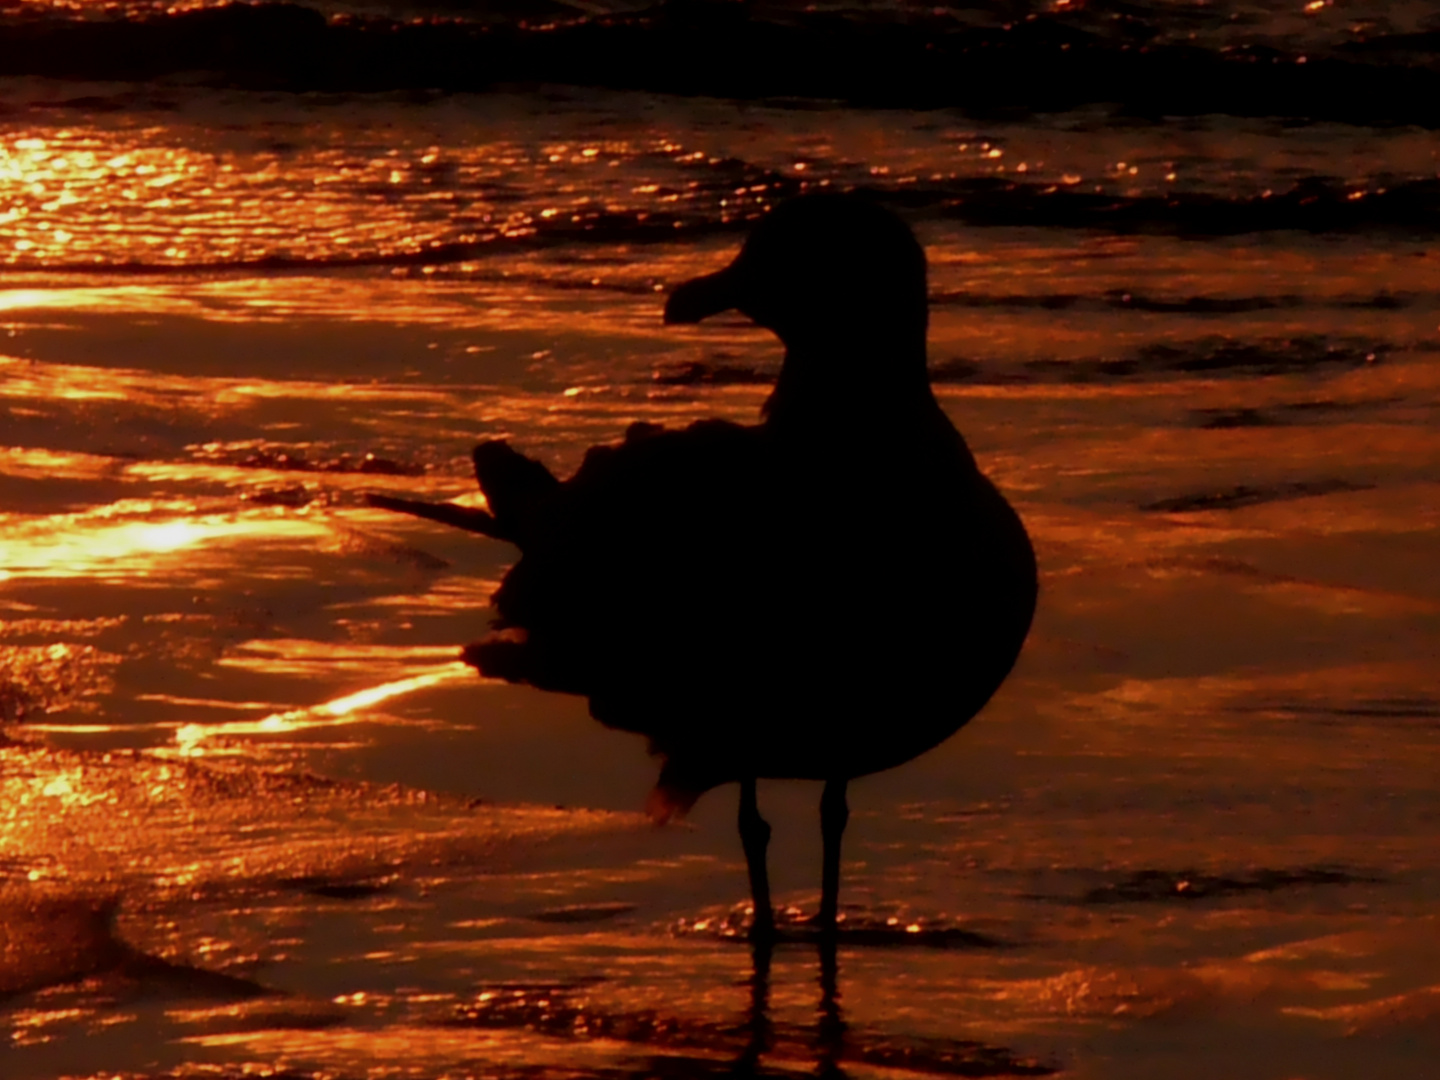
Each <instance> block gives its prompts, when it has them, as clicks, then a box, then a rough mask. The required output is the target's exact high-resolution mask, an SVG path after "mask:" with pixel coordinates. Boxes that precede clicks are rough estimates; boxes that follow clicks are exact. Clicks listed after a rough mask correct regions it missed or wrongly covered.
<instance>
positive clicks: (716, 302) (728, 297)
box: [665, 265, 741, 324]
mask: <svg viewBox="0 0 1440 1080" xmlns="http://www.w3.org/2000/svg"><path fill="white" fill-rule="evenodd" d="M739 277H740V275H739V274H738V273H737V272H736V270H735V267H734V266H733V265H732V266H727V267H726V268H725V269H724V270H721V271H719V272H718V273H714V274H706V275H705V276H704V277H698V278H694V279H693V280H691V281H687V282H684V283H683V284H680V285H677V286H675V291H674V292H672V293H671V294H670V299H669V300H667V301H665V322H666V323H667V324H670V323H698V322H699V321H700V320H701V319H705V318H708V317H709V316H711V315H718V314H720V312H722V311H729V310H730V309H731V308H736V307H739V306H740V303H741V290H740V281H739Z"/></svg>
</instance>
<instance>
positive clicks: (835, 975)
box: [815, 936, 845, 1078]
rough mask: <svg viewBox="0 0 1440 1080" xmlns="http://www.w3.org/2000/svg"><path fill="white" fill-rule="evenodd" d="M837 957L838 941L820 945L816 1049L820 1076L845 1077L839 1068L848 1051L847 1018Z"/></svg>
mask: <svg viewBox="0 0 1440 1080" xmlns="http://www.w3.org/2000/svg"><path fill="white" fill-rule="evenodd" d="M838 968H839V963H838V961H837V960H836V956H835V939H834V938H833V937H829V936H827V937H825V938H823V939H821V941H820V1015H819V1024H818V1025H817V1027H816V1032H815V1034H816V1039H815V1048H816V1050H817V1052H818V1054H819V1066H820V1067H819V1070H818V1071H819V1074H820V1075H821V1076H823V1077H837V1078H838V1077H843V1076H844V1075H845V1074H844V1073H843V1072H841V1071H840V1066H839V1064H838V1062H839V1059H840V1055H841V1052H842V1051H843V1050H844V1047H845V1017H844V1015H843V1014H842V1013H841V1011H840V973H839V970H838Z"/></svg>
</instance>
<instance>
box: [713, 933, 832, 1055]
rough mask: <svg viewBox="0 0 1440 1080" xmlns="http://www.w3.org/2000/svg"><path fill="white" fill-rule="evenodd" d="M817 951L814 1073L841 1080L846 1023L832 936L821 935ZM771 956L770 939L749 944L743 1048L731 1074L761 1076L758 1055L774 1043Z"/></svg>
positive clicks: (771, 945)
mask: <svg viewBox="0 0 1440 1080" xmlns="http://www.w3.org/2000/svg"><path fill="white" fill-rule="evenodd" d="M818 948H819V954H820V1005H819V1008H818V1010H817V1013H816V1025H815V1057H816V1069H815V1072H816V1075H817V1076H820V1077H826V1078H832V1080H843V1078H844V1077H845V1073H844V1072H843V1071H842V1070H841V1068H840V1060H841V1058H842V1056H843V1054H844V1048H845V1032H846V1024H845V1017H844V1013H843V1012H842V1011H841V1008H840V971H839V960H838V956H837V949H836V946H835V938H834V937H833V936H831V935H825V936H824V937H822V938H821V939H820V941H819V942H818ZM774 955H775V945H774V943H773V942H772V941H768V940H757V941H755V942H753V943H752V944H751V948H750V959H751V970H750V1005H749V1008H748V1009H747V1011H746V1014H745V1022H744V1024H743V1025H742V1031H743V1033H744V1035H745V1038H746V1041H745V1049H744V1050H743V1051H742V1052H741V1054H740V1056H739V1057H738V1058H736V1059H735V1064H734V1067H733V1069H732V1070H731V1075H733V1076H736V1077H749V1076H763V1075H765V1074H764V1072H763V1070H762V1069H761V1068H760V1062H761V1058H762V1057H763V1056H764V1054H765V1053H766V1052H767V1051H769V1050H770V1048H771V1046H772V1045H773V1043H774V1035H775V1031H774V1027H773V1026H772V1025H771V1023H770V971H771V963H772V960H773V959H774Z"/></svg>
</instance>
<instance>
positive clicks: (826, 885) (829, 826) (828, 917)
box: [815, 780, 850, 934]
mask: <svg viewBox="0 0 1440 1080" xmlns="http://www.w3.org/2000/svg"><path fill="white" fill-rule="evenodd" d="M847 783H848V781H846V780H827V781H826V782H825V793H824V794H823V795H821V796H820V840H821V843H822V844H823V845H824V852H825V855H824V859H825V861H824V864H823V867H822V869H821V872H820V914H819V915H817V916H816V918H815V922H816V924H817V925H818V926H819V928H820V931H821V933H827V934H830V933H834V932H835V916H836V915H837V914H838V913H839V910H840V838H841V837H842V836H844V835H845V823H846V822H848V821H849V820H850V807H849V806H848V805H847V804H846V802H845V786H846V784H847Z"/></svg>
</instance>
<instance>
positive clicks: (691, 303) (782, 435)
mask: <svg viewBox="0 0 1440 1080" xmlns="http://www.w3.org/2000/svg"><path fill="white" fill-rule="evenodd" d="M852 226H853V228H850V227H852ZM847 228H850V232H847ZM852 234H854V235H852ZM912 249H913V250H912ZM917 258H918V289H919V295H918V302H917V298H916V296H915V295H914V292H915V289H916V288H917V281H916V267H915V265H914V264H913V263H914V260H915V259H917ZM787 260H788V261H787ZM907 260H909V261H907ZM776 263H779V264H780V265H779V266H776V265H774V264H776ZM847 272H848V276H845V275H846V273H847ZM807 275H808V277H807ZM857 279H858V280H857ZM777 294H778V295H777ZM730 306H737V307H739V308H740V309H741V310H742V311H744V312H746V313H747V314H750V315H751V316H752V317H753V318H755V319H756V321H758V322H760V323H761V324H762V325H766V326H769V327H770V328H771V329H774V330H775V331H776V332H777V333H778V334H779V335H780V336H781V337H782V339H783V340H785V343H786V345H787V353H786V360H785V366H784V369H783V370H782V374H781V377H780V380H779V382H778V384H777V387H776V390H775V393H774V395H772V397H771V399H770V401H769V402H768V403H767V406H766V412H765V417H764V419H763V421H762V422H761V423H760V424H758V425H755V426H742V425H736V424H731V423H727V422H723V421H702V422H700V423H696V424H692V425H691V426H690V427H688V428H685V429H683V430H679V431H666V430H663V429H659V428H656V427H654V426H650V425H636V426H634V427H632V428H631V430H630V431H629V432H628V433H627V435H626V437H625V439H624V441H623V442H621V443H620V444H618V445H614V446H604V447H597V448H594V449H592V450H591V451H590V452H589V453H588V454H587V455H586V457H585V460H584V462H583V464H582V465H581V467H580V469H579V470H578V471H577V472H576V473H575V475H574V476H572V477H570V478H569V479H568V480H566V481H564V482H559V481H557V480H556V479H555V478H554V477H552V476H550V474H549V473H548V472H545V471H544V470H543V469H542V468H541V467H540V466H538V465H537V464H536V463H534V462H533V461H530V460H529V459H527V458H524V457H523V456H522V455H520V454H518V453H516V452H515V451H513V450H511V449H510V448H509V447H508V446H506V445H505V444H503V443H486V444H482V445H481V446H480V447H478V448H477V449H476V454H475V460H476V474H477V477H478V479H479V481H480V484H481V487H482V489H483V490H484V491H485V493H486V495H487V498H488V500H489V503H490V510H491V515H493V516H492V517H489V518H486V522H488V524H486V523H485V522H482V523H480V524H479V525H476V524H474V523H472V524H471V525H469V526H467V527H472V528H477V529H478V531H484V532H488V533H490V534H491V535H496V536H501V537H504V538H506V539H510V540H513V541H514V542H515V543H516V544H517V545H518V546H519V548H520V551H521V558H520V560H519V562H517V563H516V565H515V566H514V567H513V568H512V569H511V571H510V572H509V574H508V575H507V576H506V578H505V580H504V582H503V583H502V584H501V586H500V589H499V591H498V592H497V593H496V595H495V598H494V604H495V608H496V611H497V614H498V619H497V624H496V630H495V632H494V633H493V634H492V635H491V636H490V637H489V638H487V639H485V640H484V641H481V642H479V643H477V644H476V645H472V646H470V647H469V649H467V650H466V658H467V659H468V660H469V661H470V662H471V663H473V664H474V665H475V666H476V667H478V668H479V669H480V670H481V671H482V672H485V673H487V674H491V675H496V676H500V677H503V678H507V679H511V680H513V681H519V682H526V683H529V684H531V685H533V686H536V687H538V688H541V689H546V690H555V691H561V692H565V693H574V694H582V695H584V696H586V697H587V698H588V699H589V702H590V711H591V714H592V715H593V716H594V717H595V718H596V719H597V720H599V721H600V722H602V723H604V724H606V725H608V726H610V727H613V728H618V729H622V730H625V731H633V732H637V733H640V734H643V735H645V736H646V737H647V738H648V739H649V740H650V744H651V747H652V749H653V751H654V752H655V753H657V754H658V755H660V756H661V757H662V758H663V759H664V767H663V769H662V772H661V777H660V782H659V784H658V785H657V787H656V790H655V793H654V795H653V796H652V799H651V803H650V809H651V811H652V813H653V814H655V815H656V816H657V817H662V818H663V817H666V816H669V814H670V813H672V812H676V811H682V812H683V810H684V809H686V808H688V806H689V805H690V804H691V803H692V802H693V801H694V800H695V798H697V797H698V796H699V795H700V794H701V793H703V792H704V791H706V790H708V789H709V788H711V787H714V786H716V785H718V784H722V783H725V782H727V781H732V780H738V781H741V782H742V785H748V786H746V787H744V788H743V790H744V791H746V792H748V801H749V805H750V811H751V822H752V823H751V827H750V832H751V834H752V835H753V836H757V837H758V831H757V830H758V829H759V828H762V827H763V828H764V835H765V836H766V837H768V827H764V823H763V821H760V819H759V817H758V812H756V811H754V806H753V795H754V781H755V780H756V779H758V778H767V777H775V778H807V779H817V780H825V781H828V782H830V783H831V784H834V785H838V788H837V790H838V792H839V796H838V798H839V802H838V807H839V810H837V811H835V814H839V813H840V811H843V808H844V786H843V785H844V782H845V781H847V780H849V779H851V778H853V777H856V776H861V775H864V774H867V773H872V772H877V771H879V770H882V769H887V768H890V767H892V766H895V765H899V764H901V763H903V762H905V761H908V760H910V759H911V758H913V757H915V756H916V755H918V754H920V753H923V752H924V751H926V750H928V749H930V748H931V747H933V746H935V745H937V744H938V743H939V742H941V741H942V740H944V739H945V738H947V737H948V736H949V735H951V734H952V733H954V732H955V731H956V730H957V729H959V728H960V727H961V726H962V725H963V724H965V723H966V722H967V721H968V720H969V719H970V718H971V717H973V716H974V715H975V713H976V712H977V711H979V709H980V708H981V707H982V706H983V705H984V704H985V702H986V701H988V700H989V698H990V696H991V695H992V694H993V693H994V692H995V690H996V689H997V688H998V687H999V685H1000V683H1001V682H1002V681H1003V680H1004V678H1005V676H1006V675H1007V674H1008V673H1009V671H1010V669H1011V667H1012V666H1013V664H1014V662H1015V659H1016V657H1017V655H1018V653H1019V650H1020V647H1021V644H1022V643H1023V641H1024V638H1025V635H1026V633H1027V631H1028V629H1029V625H1030V619H1031V616H1032V613H1033V611H1034V606H1035V596H1036V570H1035V561H1034V555H1033V553H1032V550H1031V547H1030V543H1029V540H1028V538H1027V537H1026V534H1025V530H1024V527H1023V525H1022V524H1021V522H1020V519H1019V518H1018V516H1016V514H1015V512H1014V511H1013V510H1012V509H1011V508H1010V506H1009V505H1008V504H1007V503H1006V502H1005V500H1004V498H1003V497H1002V496H1001V495H1000V494H999V492H998V491H997V490H996V489H995V487H994V486H993V485H992V484H991V483H990V482H989V480H987V479H986V478H985V477H984V476H983V475H982V474H981V473H980V471H979V469H978V468H977V467H976V464H975V461H974V458H973V457H972V456H971V454H970V451H969V450H968V448H967V447H966V445H965V442H964V440H963V439H962V438H961V436H960V434H959V432H958V431H956V429H955V428H954V426H953V425H952V424H951V423H950V421H949V419H948V418H947V417H946V415H945V414H944V412H943V411H942V410H941V408H940V406H939V404H938V403H937V402H936V400H935V398H934V395H933V394H932V392H931V390H930V386H929V383H928V378H927V375H926V371H925V340H924V339H925V295H924V257H923V253H921V252H920V250H919V245H918V244H916V243H915V241H914V239H913V237H912V236H911V235H910V233H909V230H908V228H906V226H904V225H903V224H902V223H900V222H899V221H898V219H896V218H894V217H893V216H892V215H889V214H888V213H887V212H886V211H883V210H880V209H879V208H878V207H875V206H874V205H873V204H870V203H869V202H868V201H865V200H861V199H858V198H856V197H852V196H818V197H814V196H812V197H808V198H802V199H798V200H794V201H793V202H792V203H790V204H787V205H786V206H782V207H781V208H780V209H779V210H777V211H776V212H775V213H774V214H772V215H771V217H770V218H769V219H767V221H766V222H764V223H762V224H761V226H760V227H759V228H758V229H757V230H756V233H755V234H754V235H753V236H752V238H751V240H750V241H748V242H747V244H746V247H745V249H744V251H743V252H742V254H741V256H740V258H739V259H737V260H736V262H735V263H734V264H733V265H732V266H731V267H730V268H729V269H728V270H726V271H722V272H721V273H719V274H715V275H711V276H710V277H709V278H703V279H699V280H697V281H696V282H691V283H689V284H687V285H684V286H681V287H680V289H679V290H677V291H676V293H675V294H674V295H673V296H672V298H671V301H670V305H669V307H668V308H667V319H668V320H670V321H696V320H697V319H699V318H703V317H704V316H705V315H707V314H710V313H712V312H713V311H715V310H721V309H723V308H725V307H730ZM389 504H390V505H394V506H395V507H396V508H397V509H406V507H405V506H401V505H399V501H397V500H390V501H389ZM472 513H473V512H472ZM430 516H435V515H433V514H431V515H430ZM481 517H485V515H481ZM462 524H463V523H462ZM829 791H830V789H828V788H827V799H830V800H831V801H832V802H833V801H834V800H833V798H832V797H831V796H830V794H829ZM835 814H832V817H835ZM835 820H836V821H838V822H839V828H843V815H840V816H839V817H836V818H835ZM757 822H758V825H756V824H755V823H757ZM741 827H742V835H745V834H746V810H745V806H744V805H743V803H742V821H741ZM756 843H758V845H759V846H758V849H756V848H755V845H756ZM838 844H839V832H838V831H835V832H834V859H835V862H836V868H835V870H834V874H831V872H830V865H829V864H830V833H829V832H828V831H827V889H828V890H829V891H830V892H831V893H832V894H833V889H831V888H830V884H831V883H832V882H831V879H832V878H833V877H835V875H838ZM746 850H747V855H749V856H750V857H751V858H750V861H751V876H752V884H753V883H754V882H755V877H756V873H757V866H756V861H755V854H754V851H755V850H758V851H759V853H760V854H759V859H760V864H759V867H758V873H759V875H760V878H761V880H760V883H759V885H757V889H756V894H757V910H758V908H759V906H760V903H759V901H760V898H761V893H762V892H764V893H765V905H764V906H765V908H766V910H767V912H768V890H766V889H765V887H764V865H763V850H764V844H763V840H754V841H753V842H752V839H751V838H750V837H747V839H746ZM837 880H838V879H837ZM829 908H830V910H829V916H830V918H831V919H832V920H833V917H834V901H833V895H831V896H830V897H829ZM822 914H823V911H822Z"/></svg>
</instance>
